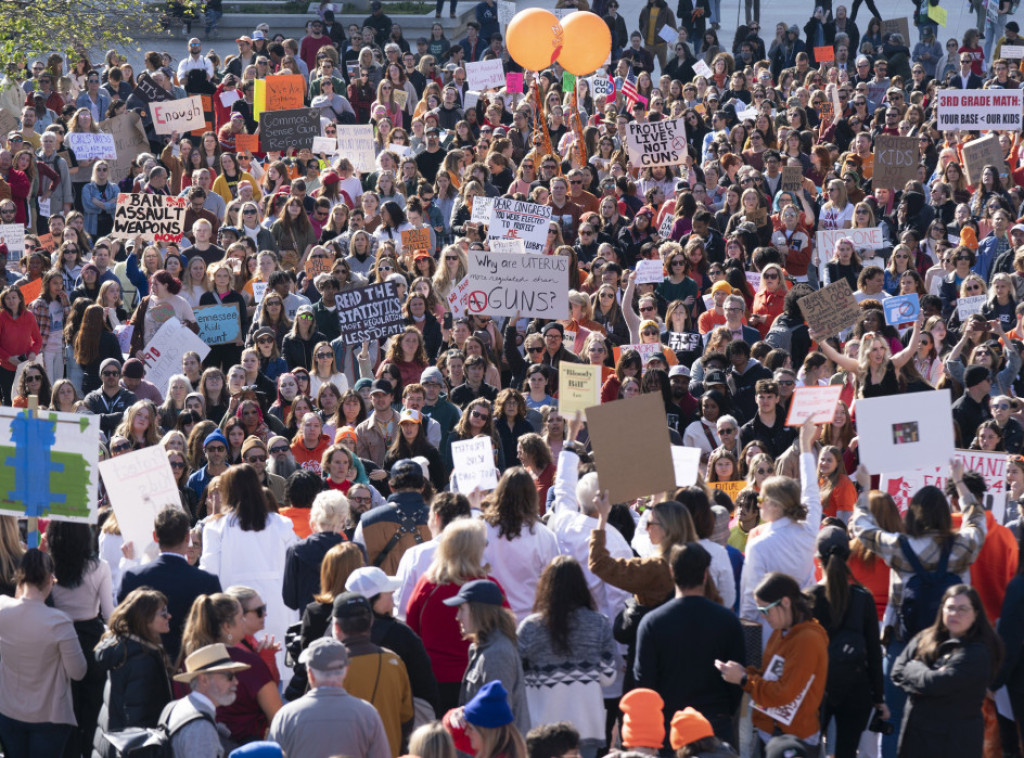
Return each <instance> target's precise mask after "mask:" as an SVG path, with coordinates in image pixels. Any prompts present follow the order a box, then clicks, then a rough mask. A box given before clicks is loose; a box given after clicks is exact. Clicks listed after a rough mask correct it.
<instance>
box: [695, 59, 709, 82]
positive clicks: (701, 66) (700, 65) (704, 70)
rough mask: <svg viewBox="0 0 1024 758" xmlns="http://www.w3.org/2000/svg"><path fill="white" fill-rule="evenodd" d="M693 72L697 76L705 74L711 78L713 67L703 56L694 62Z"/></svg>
mask: <svg viewBox="0 0 1024 758" xmlns="http://www.w3.org/2000/svg"><path fill="white" fill-rule="evenodd" d="M693 73H694V74H695V75H696V76H704V77H708V78H710V77H711V75H712V74H711V67H710V66H708V64H707V63H706V62H705V61H704V59H703V58H700V59H698V60H697V62H696V63H694V64H693Z"/></svg>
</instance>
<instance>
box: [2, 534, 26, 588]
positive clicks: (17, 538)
mask: <svg viewBox="0 0 1024 758" xmlns="http://www.w3.org/2000/svg"><path fill="white" fill-rule="evenodd" d="M24 554H25V546H24V545H23V544H22V542H21V535H20V534H19V532H18V517H17V516H0V595H7V596H8V597H13V596H14V590H15V580H14V576H15V574H16V573H17V570H18V563H19V562H20V561H21V556H23V555H24Z"/></svg>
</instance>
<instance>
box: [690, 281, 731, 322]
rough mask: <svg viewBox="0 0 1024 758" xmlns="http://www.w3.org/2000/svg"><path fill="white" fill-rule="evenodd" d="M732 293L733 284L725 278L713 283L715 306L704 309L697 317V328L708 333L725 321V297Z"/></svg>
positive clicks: (712, 292) (712, 294)
mask: <svg viewBox="0 0 1024 758" xmlns="http://www.w3.org/2000/svg"><path fill="white" fill-rule="evenodd" d="M731 294H732V285H731V284H729V282H727V281H725V280H724V279H722V280H720V281H717V282H715V283H714V284H712V285H711V299H712V300H713V301H714V303H715V307H714V308H711V309H710V310H706V311H704V312H703V313H702V314H700V318H698V319H697V330H698V331H699V332H700V333H701V334H707V333H708V332H710V331H711V330H712V329H714V328H715V327H716V326H721V325H722V324H724V323H725V298H727V297H729V295H731Z"/></svg>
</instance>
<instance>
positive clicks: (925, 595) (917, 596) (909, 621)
mask: <svg viewBox="0 0 1024 758" xmlns="http://www.w3.org/2000/svg"><path fill="white" fill-rule="evenodd" d="M900 549H901V550H902V551H903V555H905V556H906V558H907V561H908V562H909V563H910V565H911V567H912V568H913V569H914V575H913V576H911V577H910V578H909V579H908V580H907V581H905V582H904V583H903V599H902V601H901V602H900V607H899V611H897V623H898V626H897V633H898V634H899V636H900V639H901V640H903V641H907V640H909V639H910V638H911V637H913V636H914V635H915V634H917V633H918V632H920V631H921V630H922V629H926V628H928V627H929V626H931V625H932V624H934V623H935V618H936V616H938V614H939V606H940V605H941V604H942V596H943V595H944V594H945V592H946V590H948V589H949V588H950V587H952V586H954V585H956V584H960V583H961V582H962V580H961V579H960V576H959V575H958V574H955V573H953V572H952V571H950V570H949V554H950V553H951V552H952V551H953V543H952V541H950V542H949V543H948V544H947V545H946V546H945V547H944V548H943V549H942V556H941V557H940V558H939V565H938V566H936V567H935V570H934V571H926V570H925V568H924V566H923V565H921V561H920V559H919V558H918V557H917V555H916V554H915V553H914V551H913V549H912V548H911V547H910V540H908V539H907V538H906V536H905V535H900Z"/></svg>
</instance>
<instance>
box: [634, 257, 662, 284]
mask: <svg viewBox="0 0 1024 758" xmlns="http://www.w3.org/2000/svg"><path fill="white" fill-rule="evenodd" d="M664 280H665V269H664V268H663V266H662V263H661V260H660V259H658V260H639V261H637V262H636V283H637V284H661V283H662V282H663V281H664Z"/></svg>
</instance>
